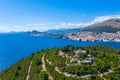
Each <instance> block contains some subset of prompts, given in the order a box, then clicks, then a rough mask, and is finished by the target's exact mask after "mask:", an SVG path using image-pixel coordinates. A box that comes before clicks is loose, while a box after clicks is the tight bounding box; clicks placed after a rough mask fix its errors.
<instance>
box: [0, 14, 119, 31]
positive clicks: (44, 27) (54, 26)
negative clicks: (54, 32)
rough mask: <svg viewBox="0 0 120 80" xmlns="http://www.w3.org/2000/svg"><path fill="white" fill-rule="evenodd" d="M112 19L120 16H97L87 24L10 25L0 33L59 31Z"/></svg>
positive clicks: (2, 27)
mask: <svg viewBox="0 0 120 80" xmlns="http://www.w3.org/2000/svg"><path fill="white" fill-rule="evenodd" d="M112 18H120V15H108V16H99V17H95V18H94V20H93V21H91V22H88V23H71V22H69V23H65V22H63V23H54V22H50V23H38V24H25V25H12V26H10V25H9V26H0V32H11V31H16V32H20V31H32V30H38V31H47V30H50V29H60V28H66V29H69V28H80V27H85V26H88V25H91V24H94V23H99V22H102V21H105V20H108V19H112Z"/></svg>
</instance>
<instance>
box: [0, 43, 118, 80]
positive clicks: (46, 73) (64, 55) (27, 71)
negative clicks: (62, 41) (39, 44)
mask: <svg viewBox="0 0 120 80" xmlns="http://www.w3.org/2000/svg"><path fill="white" fill-rule="evenodd" d="M0 80H120V51H119V50H118V49H115V48H112V47H109V46H101V45H94V46H85V47H79V46H77V47H74V46H66V47H63V48H52V49H46V50H41V51H39V52H36V53H34V54H31V55H30V56H29V57H27V58H25V59H21V60H20V61H19V62H17V63H16V64H13V65H12V66H11V67H9V68H7V69H6V70H3V71H2V72H0Z"/></svg>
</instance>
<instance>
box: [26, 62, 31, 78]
mask: <svg viewBox="0 0 120 80" xmlns="http://www.w3.org/2000/svg"><path fill="white" fill-rule="evenodd" d="M31 65H32V60H31V61H30V65H29V68H28V72H27V76H26V80H29V78H30V76H29V73H30V70H31Z"/></svg>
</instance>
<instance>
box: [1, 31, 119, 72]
mask: <svg viewBox="0 0 120 80" xmlns="http://www.w3.org/2000/svg"><path fill="white" fill-rule="evenodd" d="M94 44H100V45H108V46H112V47H115V48H118V49H120V42H78V41H72V40H68V39H57V38H54V37H48V36H41V37H40V36H39V37H38V36H31V35H29V34H25V33H9V34H0V71H2V70H4V69H5V68H7V67H9V66H10V65H12V64H14V63H15V62H17V61H19V60H20V59H22V58H25V57H27V56H29V55H30V54H31V53H34V52H37V51H39V50H41V49H46V48H53V47H64V46H66V45H74V46H88V45H94Z"/></svg>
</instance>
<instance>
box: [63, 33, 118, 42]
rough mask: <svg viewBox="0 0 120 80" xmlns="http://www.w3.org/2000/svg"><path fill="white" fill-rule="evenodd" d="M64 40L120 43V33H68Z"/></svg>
mask: <svg viewBox="0 0 120 80" xmlns="http://www.w3.org/2000/svg"><path fill="white" fill-rule="evenodd" d="M64 38H68V39H71V40H75V41H117V42H120V31H118V32H116V33H107V32H102V33H93V32H76V33H68V34H65V35H64Z"/></svg>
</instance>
